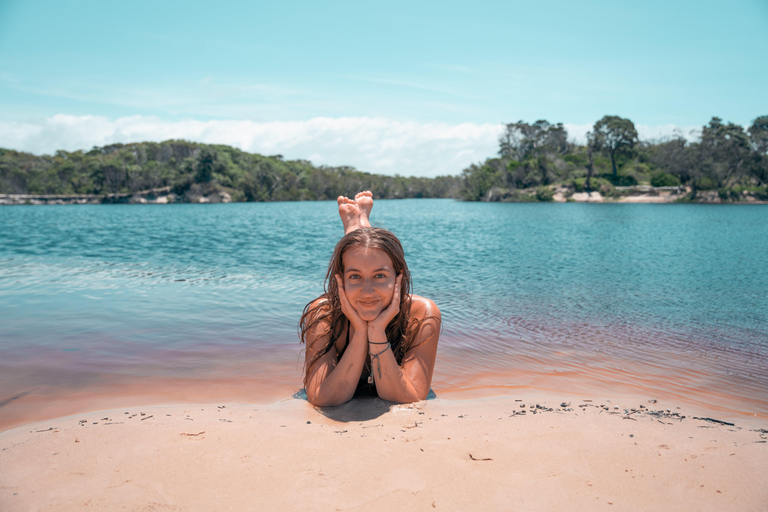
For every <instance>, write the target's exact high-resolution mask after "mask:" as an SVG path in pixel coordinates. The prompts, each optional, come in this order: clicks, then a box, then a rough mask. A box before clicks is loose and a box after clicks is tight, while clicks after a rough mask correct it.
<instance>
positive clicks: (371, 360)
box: [299, 191, 441, 406]
mask: <svg viewBox="0 0 768 512" xmlns="http://www.w3.org/2000/svg"><path fill="white" fill-rule="evenodd" d="M338 203H339V215H340V216H341V220H342V223H343V224H344V233H345V235H344V237H343V238H342V239H341V240H339V242H338V243H337V244H336V248H335V250H334V252H333V257H332V258H331V262H330V264H329V265H328V274H327V275H326V278H325V293H324V294H323V295H322V296H320V297H319V298H317V299H315V300H314V301H312V302H310V303H309V304H307V306H306V307H305V308H304V313H303V314H302V316H301V321H300V323H299V327H300V329H301V341H302V342H303V343H306V345H307V350H306V358H305V365H304V372H305V373H304V388H305V390H306V393H307V399H308V400H309V401H310V402H311V403H312V404H314V405H318V406H333V405H341V404H343V403H345V402H348V401H349V400H350V399H351V398H352V397H353V396H354V395H355V392H362V391H370V392H375V393H376V394H377V395H378V396H379V397H380V398H383V399H384V400H388V401H390V402H396V403H410V402H416V401H418V400H424V399H426V397H427V394H428V393H429V386H430V383H431V382H432V370H433V369H434V366H435V357H436V356H437V342H438V338H439V335H440V322H441V319H440V310H439V309H438V308H437V306H436V305H435V303H434V302H432V301H431V300H429V299H425V298H424V297H419V296H418V295H411V294H410V289H411V276H410V273H409V272H408V266H407V265H406V263H405V257H404V254H403V247H402V245H401V244H400V241H399V240H398V239H397V237H395V235H393V234H392V233H390V232H389V231H387V230H384V229H380V228H372V227H371V224H370V222H369V220H368V218H369V215H370V213H371V209H372V208H373V196H372V194H371V193H370V192H369V191H366V192H361V193H360V194H357V196H355V199H354V200H352V199H348V198H346V197H339V199H338Z"/></svg>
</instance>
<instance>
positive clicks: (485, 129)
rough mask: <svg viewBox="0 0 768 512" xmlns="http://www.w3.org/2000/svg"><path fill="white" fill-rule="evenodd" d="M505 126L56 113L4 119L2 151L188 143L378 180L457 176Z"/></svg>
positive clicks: (486, 152) (490, 147) (492, 147)
mask: <svg viewBox="0 0 768 512" xmlns="http://www.w3.org/2000/svg"><path fill="white" fill-rule="evenodd" d="M501 129H502V127H501V125H495V124H482V125H480V124H472V123H464V124H458V125H449V124H443V123H415V122H399V121H392V120H389V119H383V118H369V117H342V118H326V117H318V118H314V119H310V120H308V121H288V122H266V123H257V122H253V121H237V120H229V121H196V120H185V121H165V120H162V119H159V118H157V117H143V116H133V117H121V118H119V119H115V120H110V119H108V118H105V117H98V116H70V115H64V114H59V115H56V116H53V117H51V118H48V119H46V120H45V121H43V122H40V123H20V122H1V121H0V147H6V148H11V149H16V150H20V151H28V152H31V153H36V154H51V153H53V152H55V151H56V150H57V149H64V150H67V151H73V150H76V149H85V150H88V149H90V148H91V147H93V146H104V145H107V144H112V143H116V142H141V141H156V142H159V141H163V140H167V139H186V140H192V141H195V142H204V143H215V144H227V145H231V146H235V147H238V148H240V149H242V150H244V151H248V152H253V153H261V154H265V155H274V154H282V155H283V156H284V157H285V158H287V159H309V160H311V161H312V162H313V163H314V164H316V165H350V166H353V167H356V168H358V169H359V170H362V171H367V172H372V173H381V174H389V175H393V174H401V175H406V176H409V175H415V176H438V175H444V174H458V173H459V172H461V170H462V169H464V168H465V167H467V166H468V165H469V164H471V163H473V162H479V161H482V160H485V159H486V158H487V157H488V156H491V155H493V154H495V153H496V151H497V137H498V134H499V132H500V131H501Z"/></svg>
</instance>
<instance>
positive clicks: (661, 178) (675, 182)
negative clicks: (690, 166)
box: [651, 171, 680, 187]
mask: <svg viewBox="0 0 768 512" xmlns="http://www.w3.org/2000/svg"><path fill="white" fill-rule="evenodd" d="M651 185H653V186H654V187H677V186H679V185H680V180H679V179H678V178H677V176H672V175H671V174H669V173H668V172H664V171H656V172H655V173H653V174H652V175H651Z"/></svg>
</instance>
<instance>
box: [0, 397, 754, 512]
mask: <svg viewBox="0 0 768 512" xmlns="http://www.w3.org/2000/svg"><path fill="white" fill-rule="evenodd" d="M649 400H650V401H649ZM767 437H768V420H765V419H759V420H757V419H753V418H740V419H738V420H734V421H727V420H723V419H722V418H718V417H712V418H709V417H706V416H700V415H699V414H697V413H696V412H691V409H690V408H688V407H686V406H681V405H679V404H677V403H675V402H671V401H666V400H655V399H647V400H639V399H638V397H622V396H612V397H605V396H600V395H594V396H591V397H587V396H581V395H569V394H566V393H553V392H549V391H540V390H520V391H519V392H518V393H517V394H510V395H495V396H490V397H484V398H478V397H472V398H466V399H446V398H436V399H433V400H427V401H423V402H418V403H415V404H408V405H393V404H390V403H388V402H384V401H383V400H380V399H356V400H353V401H352V402H349V403H348V404H345V405H343V406H341V407H335V408H325V409H318V408H315V407H313V406H312V405H311V404H309V403H308V402H306V401H305V400H301V399H295V398H287V399H284V400H279V401H277V402H274V403H271V404H266V405H255V404H230V403H221V402H220V403H199V404H181V405H179V404H176V405H156V406H141V407H128V408H112V409H107V410H100V411H93V412H88V413H79V414H75V415H70V416H64V417H60V418H55V419H51V420H45V421H41V422H36V423H29V424H26V425H24V426H20V427H17V428H14V429H11V430H8V431H5V432H2V433H0V508H2V510H8V511H14V510H31V509H44V510H79V509H86V508H91V507H96V508H98V509H109V510H111V509H117V508H123V507H127V508H129V509H142V510H144V509H154V510H206V509H208V510H213V509H223V508H227V507H232V508H233V509H236V510H260V509H261V510H263V509H269V510H337V509H351V510H385V509H386V510H391V509H392V508H393V507H398V508H405V509H406V510H417V509H419V510H421V509H424V508H427V509H429V508H432V507H434V508H436V509H449V510H454V509H468V508H478V507H489V508H492V509H498V508H509V507H510V506H511V505H514V508H515V509H519V510H541V509H559V508H563V505H567V508H568V509H569V510H577V511H578V510H594V509H596V508H599V509H611V508H613V507H614V506H618V507H619V508H620V509H623V510H646V509H648V507H649V506H650V505H651V504H653V506H652V508H655V509H669V510H693V509H700V510H723V509H727V510H761V509H762V508H761V507H764V506H765V504H766V503H768V488H766V487H765V485H764V482H765V477H763V476H759V475H764V474H765V472H766V470H768V456H767V455H768V444H766V442H767V439H766V438H767ZM456 475H461V478H460V479H456V478H455V477H456Z"/></svg>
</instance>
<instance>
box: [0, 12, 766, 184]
mask: <svg viewBox="0 0 768 512" xmlns="http://www.w3.org/2000/svg"><path fill="white" fill-rule="evenodd" d="M766 49H768V1H766V0H733V1H731V2H728V3H726V2H722V1H720V2H713V1H677V2H675V1H669V0H667V1H664V2H658V1H646V2H618V1H612V2H602V1H599V2H577V1H540V2H530V1H526V2H517V1H507V2H483V1H479V2H450V1H442V2H386V3H384V2H376V3H373V2H359V1H358V2H281V3H278V2H271V3H264V2H258V1H256V2H253V1H252V2H219V3H216V4H214V3H212V2H210V3H209V2H192V1H187V2H144V1H133V2H119V3H118V2H103V1H101V2H95V1H67V2H61V1H59V2H53V1H38V0H25V1H18V0H0V146H1V147H11V148H14V149H20V150H26V151H32V152H35V153H42V152H47V153H50V152H51V151H54V150H55V149H58V148H63V149H70V150H71V149H77V148H84V149H89V148H90V147H91V146H93V145H101V144H105V143H109V142H116V141H120V142H131V141H134V140H163V139H164V138H169V137H182V138H187V139H192V140H200V141H203V142H221V143H228V144H232V145H235V146H239V147H242V148H243V149H246V150H249V151H256V152H267V153H270V154H273V153H282V154H285V155H286V156H287V157H289V158H306V159H311V160H313V161H314V162H315V163H325V164H331V165H341V164H350V165H355V166H357V167H358V168H360V169H362V170H367V171H370V172H384V173H387V174H394V173H395V172H399V173H401V174H417V175H435V174H455V173H457V172H460V170H461V168H463V166H465V165H467V164H468V163H471V162H472V161H477V160H481V159H483V158H485V157H486V156H491V155H492V154H493V153H494V152H495V147H496V140H495V137H496V133H497V132H498V128H499V126H500V124H501V123H503V122H513V121H517V120H519V119H522V120H525V121H528V122H533V121H535V120H537V119H542V118H543V119H547V120H549V121H550V122H563V123H565V124H566V126H567V127H568V128H569V132H570V133H571V135H572V137H573V138H575V139H578V138H579V136H580V134H583V132H584V131H586V130H587V129H588V128H589V126H590V125H591V124H593V123H594V122H595V121H596V120H598V119H599V118H600V117H602V116H603V115H605V114H615V115H621V116H623V117H628V118H630V119H632V121H634V122H635V124H636V125H638V127H639V128H641V130H640V132H641V135H643V134H645V136H647V137H651V136H658V135H662V134H666V133H670V132H671V131H672V130H674V129H675V128H678V129H680V130H682V131H688V130H690V129H691V128H694V127H696V126H701V125H702V124H706V123H707V122H708V121H709V119H710V118H711V117H712V116H715V115H716V116H720V117H722V118H724V119H726V120H728V121H732V122H736V123H740V124H744V125H748V124H749V123H750V122H751V121H752V120H753V119H754V118H755V117H757V116H758V115H764V114H768V86H767V85H766V84H768V52H766ZM128 138H131V139H130V140H128ZM365 148H368V149H365Z"/></svg>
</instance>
